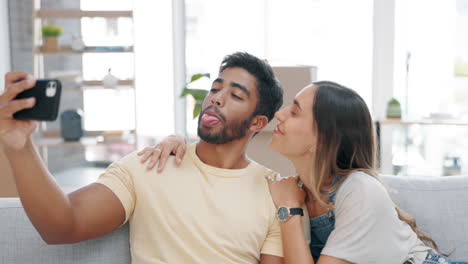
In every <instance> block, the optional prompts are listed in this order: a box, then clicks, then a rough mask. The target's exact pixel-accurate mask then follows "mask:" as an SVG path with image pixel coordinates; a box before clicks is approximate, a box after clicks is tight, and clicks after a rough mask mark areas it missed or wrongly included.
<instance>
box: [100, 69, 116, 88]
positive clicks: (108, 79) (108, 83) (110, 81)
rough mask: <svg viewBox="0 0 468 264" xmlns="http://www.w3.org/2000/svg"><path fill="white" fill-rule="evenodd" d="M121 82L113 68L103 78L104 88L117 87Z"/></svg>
mask: <svg viewBox="0 0 468 264" xmlns="http://www.w3.org/2000/svg"><path fill="white" fill-rule="evenodd" d="M118 83H119V79H118V78H117V77H115V76H114V75H113V74H112V73H111V69H109V71H108V72H107V74H106V76H104V78H103V79H102V84H103V86H104V88H115V86H117V84H118Z"/></svg>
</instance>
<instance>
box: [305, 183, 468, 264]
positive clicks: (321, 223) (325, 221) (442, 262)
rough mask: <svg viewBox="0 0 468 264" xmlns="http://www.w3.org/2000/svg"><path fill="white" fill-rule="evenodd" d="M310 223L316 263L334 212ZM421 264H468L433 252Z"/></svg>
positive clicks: (332, 225) (331, 197)
mask: <svg viewBox="0 0 468 264" xmlns="http://www.w3.org/2000/svg"><path fill="white" fill-rule="evenodd" d="M337 180H338V178H337V177H335V178H334V179H333V184H335V183H336V182H337ZM335 197H336V192H333V193H331V194H330V195H329V196H328V201H329V202H333V203H334V202H335ZM309 221H310V244H309V248H310V252H311V253H312V257H313V258H314V263H317V261H318V258H319V257H320V254H321V253H322V250H323V248H324V247H325V244H326V243H327V240H328V237H329V236H330V234H331V232H332V231H333V230H334V229H335V211H334V210H332V211H329V212H327V213H324V214H322V215H319V216H316V217H313V218H310V219H309ZM413 263H414V262H412V260H408V261H406V262H405V263H404V264H413ZM422 264H468V262H457V261H452V260H450V259H448V258H447V257H445V256H443V255H441V254H439V253H437V252H435V251H432V250H431V251H430V252H429V253H428V254H427V257H426V260H425V261H424V262H423V263H422Z"/></svg>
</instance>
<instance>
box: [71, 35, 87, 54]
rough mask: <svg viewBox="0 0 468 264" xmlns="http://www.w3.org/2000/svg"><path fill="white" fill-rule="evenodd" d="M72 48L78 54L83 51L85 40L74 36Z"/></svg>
mask: <svg viewBox="0 0 468 264" xmlns="http://www.w3.org/2000/svg"><path fill="white" fill-rule="evenodd" d="M71 48H72V50H73V51H76V52H80V51H83V50H84V49H85V44H84V42H83V39H82V38H81V37H76V36H73V40H72V43H71Z"/></svg>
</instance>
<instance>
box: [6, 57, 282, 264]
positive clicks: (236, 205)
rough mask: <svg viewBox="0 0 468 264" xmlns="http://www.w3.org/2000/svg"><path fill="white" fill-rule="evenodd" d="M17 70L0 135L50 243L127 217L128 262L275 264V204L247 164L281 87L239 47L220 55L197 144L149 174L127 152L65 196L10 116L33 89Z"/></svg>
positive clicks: (26, 131) (29, 126) (259, 172)
mask: <svg viewBox="0 0 468 264" xmlns="http://www.w3.org/2000/svg"><path fill="white" fill-rule="evenodd" d="M34 83H35V81H34V79H33V78H32V77H31V76H29V75H27V74H25V73H21V72H15V73H9V74H7V75H6V90H5V92H4V93H3V94H2V95H1V96H0V128H1V129H0V140H1V142H2V143H3V144H4V146H5V152H6V155H7V158H8V160H9V161H10V164H11V166H12V170H13V173H14V175H15V180H16V184H17V187H18V192H19V195H20V198H21V201H22V203H23V206H24V209H25V210H26V212H27V214H28V216H29V218H30V220H31V222H32V223H33V225H34V226H35V228H36V229H37V230H38V232H39V233H40V235H41V236H42V238H43V239H44V240H45V241H46V242H47V243H49V244H57V243H73V242H78V241H82V240H86V239H90V238H93V237H97V236H100V235H103V234H106V233H109V232H111V231H113V230H115V229H116V228H118V227H119V226H121V225H122V224H124V223H125V222H126V221H127V220H129V221H130V245H131V253H132V262H133V263H259V262H260V263H265V264H266V263H268V264H273V263H282V245H281V236H280V229H279V223H278V222H277V220H276V217H275V216H276V210H275V206H274V204H273V202H272V200H271V197H270V194H269V190H268V185H267V182H266V181H265V179H264V177H265V176H268V175H271V174H272V173H274V172H273V171H270V170H269V169H267V168H265V167H263V166H261V165H259V164H257V163H255V162H254V161H250V160H248V159H247V157H246V154H245V152H246V148H247V144H248V142H249V141H250V139H251V138H252V137H253V136H254V135H255V134H256V133H258V132H259V131H261V130H262V129H263V128H264V127H265V126H266V125H267V123H268V121H269V120H271V119H272V118H273V115H274V113H275V112H276V111H277V110H278V109H279V107H280V106H281V104H282V90H281V88H280V86H279V84H278V82H277V81H276V79H275V78H274V75H273V71H272V69H271V67H270V66H269V65H268V64H267V63H266V62H264V61H262V60H259V59H258V58H256V57H254V56H252V55H250V54H247V53H234V54H232V55H229V56H227V57H225V59H224V60H223V62H222V64H221V67H220V71H219V76H218V78H217V79H216V80H215V81H214V82H213V85H212V89H211V90H210V92H209V94H208V95H207V97H206V98H205V101H204V103H203V108H202V109H203V111H202V113H201V115H200V119H199V129H198V134H199V136H200V138H201V140H200V142H198V143H196V144H193V145H191V146H190V147H189V149H188V151H187V155H186V156H185V157H184V159H183V160H182V162H181V164H180V167H179V168H175V165H174V163H173V162H168V163H169V165H168V167H166V169H165V170H164V172H161V173H158V174H156V175H155V174H154V172H152V171H149V170H146V169H145V167H144V166H143V165H142V164H141V163H140V162H139V157H138V156H137V154H136V152H134V153H132V154H130V155H128V156H126V157H124V158H123V159H122V160H120V161H118V162H115V163H113V164H112V165H110V166H109V168H107V170H106V172H104V173H103V174H102V175H101V176H100V178H99V180H98V181H97V183H93V184H91V185H88V186H86V187H84V188H82V189H79V190H77V191H75V192H73V193H70V194H68V195H66V194H64V193H63V192H62V191H61V189H60V188H59V187H58V185H57V184H56V183H55V181H54V180H53V177H52V176H51V175H50V173H49V172H48V171H47V169H46V168H45V166H44V165H43V163H42V162H41V160H40V158H39V155H38V154H37V151H36V150H35V148H34V146H33V143H32V140H31V138H30V135H31V133H32V132H33V131H34V129H35V127H36V126H37V124H36V122H34V121H18V120H14V119H13V118H12V115H13V113H15V112H16V111H19V110H21V109H25V108H30V107H32V106H33V105H34V100H30V99H23V100H13V99H14V98H15V96H16V95H17V94H18V93H19V92H21V91H23V90H25V89H28V88H31V87H33V86H34Z"/></svg>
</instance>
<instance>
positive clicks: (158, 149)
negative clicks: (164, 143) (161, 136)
mask: <svg viewBox="0 0 468 264" xmlns="http://www.w3.org/2000/svg"><path fill="white" fill-rule="evenodd" d="M154 150H156V151H159V152H162V150H161V149H160V148H154Z"/></svg>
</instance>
